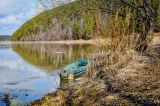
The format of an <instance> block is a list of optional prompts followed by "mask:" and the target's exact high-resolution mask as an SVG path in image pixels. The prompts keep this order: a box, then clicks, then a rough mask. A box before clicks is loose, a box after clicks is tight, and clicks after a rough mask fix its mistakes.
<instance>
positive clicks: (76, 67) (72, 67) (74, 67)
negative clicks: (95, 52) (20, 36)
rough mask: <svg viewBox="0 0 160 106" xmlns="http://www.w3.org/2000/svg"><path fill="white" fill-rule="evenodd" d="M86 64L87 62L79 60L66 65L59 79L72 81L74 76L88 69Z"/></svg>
mask: <svg viewBox="0 0 160 106" xmlns="http://www.w3.org/2000/svg"><path fill="white" fill-rule="evenodd" d="M88 63H89V62H88V60H79V61H75V62H74V63H71V64H69V65H67V66H66V67H64V68H63V70H62V71H61V73H60V76H61V78H63V79H72V77H74V76H77V75H81V74H83V73H85V72H86V70H87V67H88Z"/></svg>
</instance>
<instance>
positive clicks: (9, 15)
mask: <svg viewBox="0 0 160 106" xmlns="http://www.w3.org/2000/svg"><path fill="white" fill-rule="evenodd" d="M37 1H38V0H1V1H0V34H4V35H6V34H9V35H11V34H12V33H13V32H15V31H16V29H18V28H19V27H20V26H21V25H22V24H24V23H25V22H26V21H27V20H29V19H30V18H32V17H33V16H35V15H36V14H38V9H37V7H36V4H37Z"/></svg>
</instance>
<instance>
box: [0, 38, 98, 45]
mask: <svg viewBox="0 0 160 106" xmlns="http://www.w3.org/2000/svg"><path fill="white" fill-rule="evenodd" d="M96 42H97V40H95V39H91V40H61V41H24V42H23V41H18V42H12V41H2V42H0V44H31V43H32V44H39V43H42V44H96Z"/></svg>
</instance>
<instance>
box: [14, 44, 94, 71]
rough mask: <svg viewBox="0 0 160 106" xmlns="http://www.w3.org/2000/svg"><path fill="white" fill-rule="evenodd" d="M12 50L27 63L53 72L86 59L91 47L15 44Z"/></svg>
mask: <svg viewBox="0 0 160 106" xmlns="http://www.w3.org/2000/svg"><path fill="white" fill-rule="evenodd" d="M13 50H14V51H15V52H17V53H18V54H19V55H20V56H21V57H22V58H23V59H24V60H26V61H27V62H28V63H30V64H32V65H34V66H37V67H39V68H41V69H45V70H48V71H53V70H56V69H59V68H62V67H64V66H65V65H67V64H69V63H71V62H73V61H75V60H79V59H86V58H87V57H88V55H89V53H91V52H92V50H93V46H92V45H73V44H72V45H64V44H21V45H19V44H16V45H13Z"/></svg>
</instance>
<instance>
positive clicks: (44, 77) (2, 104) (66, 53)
mask: <svg viewBox="0 0 160 106" xmlns="http://www.w3.org/2000/svg"><path fill="white" fill-rule="evenodd" d="M92 50H93V46H92V45H89V44H80V45H78V44H76V45H73V44H68V45H67V44H41V43H36V44H31V43H30V44H10V43H9V44H0V106H9V105H12V104H15V103H19V104H20V103H22V104H29V103H31V102H33V101H35V100H37V99H41V98H42V97H43V96H44V95H45V94H47V93H51V92H55V91H56V89H57V88H58V87H60V84H61V81H60V77H59V74H58V71H59V70H60V69H62V68H63V67H64V66H66V65H67V64H69V63H72V62H74V61H76V60H79V59H87V58H88V56H89V55H90V53H91V51H92Z"/></svg>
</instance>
